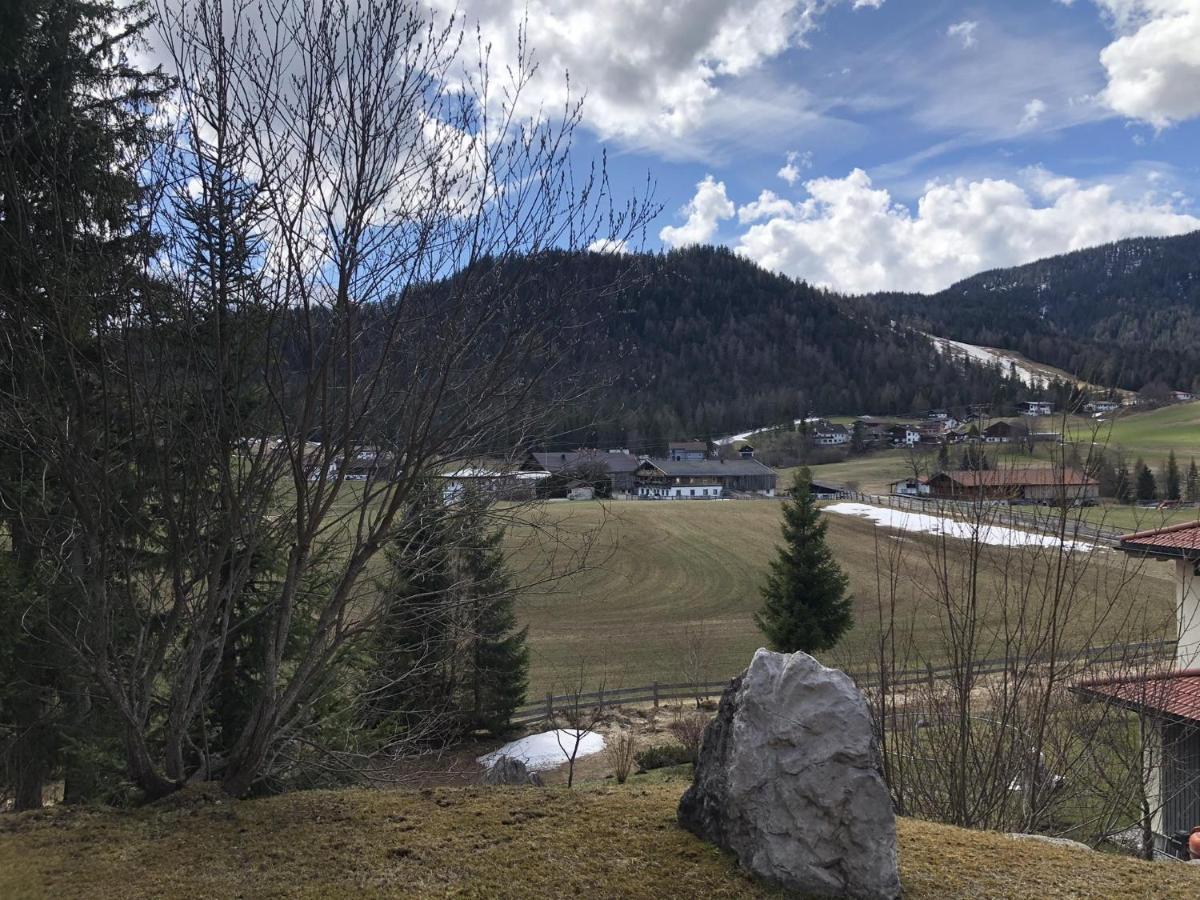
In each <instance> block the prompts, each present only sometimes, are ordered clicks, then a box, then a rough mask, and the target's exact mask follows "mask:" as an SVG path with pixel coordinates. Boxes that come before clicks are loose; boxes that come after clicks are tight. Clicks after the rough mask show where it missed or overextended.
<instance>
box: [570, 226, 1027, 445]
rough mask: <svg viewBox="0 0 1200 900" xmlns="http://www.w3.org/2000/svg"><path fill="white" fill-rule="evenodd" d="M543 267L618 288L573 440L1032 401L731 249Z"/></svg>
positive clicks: (723, 430) (639, 438)
mask: <svg viewBox="0 0 1200 900" xmlns="http://www.w3.org/2000/svg"><path fill="white" fill-rule="evenodd" d="M550 268H551V269H553V271H554V272H555V275H554V277H559V278H563V279H564V280H567V281H570V282H571V283H573V284H574V283H578V282H579V281H587V280H594V281H595V283H597V284H607V283H611V282H612V281H613V280H618V279H620V280H622V281H623V283H624V284H625V285H626V287H624V289H623V290H621V292H620V294H619V295H618V297H617V298H616V302H615V304H613V305H614V306H615V311H613V312H610V314H608V315H606V316H605V317H604V318H603V320H602V324H601V325H600V326H599V327H598V330H597V332H596V334H595V335H594V342H595V343H596V344H597V345H598V346H600V347H603V348H604V349H605V352H606V353H607V354H609V355H610V365H611V368H610V370H609V373H608V374H609V376H610V378H609V379H605V383H606V385H607V386H606V387H605V388H604V389H603V390H602V391H601V392H600V398H599V402H598V404H597V406H596V408H595V409H587V410H581V411H580V416H579V420H578V421H577V422H573V423H565V424H566V426H567V427H571V428H574V429H575V431H573V432H572V434H571V437H570V440H573V441H576V442H580V443H589V444H593V443H594V444H596V445H612V444H617V445H621V446H629V447H631V448H635V447H636V448H638V449H642V448H646V449H653V448H657V447H659V446H660V445H662V444H664V443H665V442H666V441H667V440H669V439H670V438H674V437H680V436H685V435H695V436H716V435H720V434H728V433H731V432H736V431H740V430H742V429H744V428H746V427H749V426H752V425H764V424H768V423H771V422H784V421H787V422H790V421H791V420H792V419H794V418H796V417H797V416H800V415H802V414H806V413H810V414H818V415H832V414H839V413H840V414H847V413H867V412H870V413H879V414H889V413H893V414H894V413H911V412H913V411H920V412H924V411H925V410H927V409H928V408H929V407H930V406H943V407H965V406H967V405H969V404H972V403H979V402H992V403H998V404H1011V403H1012V402H1014V401H1016V400H1019V399H1027V398H1031V397H1036V396H1041V394H1040V393H1039V392H1036V391H1031V390H1030V389H1029V388H1028V387H1026V386H1025V385H1024V384H1022V383H1021V382H1020V381H1019V380H1018V379H1016V378H1010V377H1007V375H1006V373H1002V372H1001V370H1000V367H999V366H990V367H989V366H984V365H979V364H974V363H970V362H968V361H966V360H964V359H962V358H950V357H948V356H945V355H943V354H941V353H939V352H938V351H937V349H935V347H934V346H933V344H932V343H931V342H930V341H929V340H928V339H927V338H925V337H924V336H923V335H920V334H917V333H914V332H912V331H911V330H908V329H897V328H895V327H894V326H893V323H892V322H891V321H890V315H891V314H890V313H889V312H888V311H887V310H886V309H883V308H882V307H876V306H872V305H861V304H857V305H856V304H851V303H848V302H847V301H846V298H844V297H842V296H840V295H838V294H834V293H832V292H829V291H825V290H821V289H818V288H814V287H812V286H810V285H808V284H805V283H803V282H799V281H795V280H793V279H790V278H787V277H785V276H782V275H776V274H773V273H770V272H768V271H766V270H764V269H762V268H760V267H759V266H758V265H756V264H755V263H753V262H751V261H749V260H747V259H744V258H742V257H740V256H738V255H736V254H734V253H733V252H732V251H730V250H728V249H726V248H719V247H692V248H688V249H684V250H677V251H672V252H669V253H664V254H638V255H633V256H630V255H615V254H599V253H586V254H576V255H573V256H572V257H570V258H568V259H566V260H563V259H559V260H558V261H556V263H555V265H553V266H551V267H550ZM610 382H611V383H610ZM597 420H598V421H599V425H595V426H593V425H592V424H591V423H592V422H594V421H597Z"/></svg>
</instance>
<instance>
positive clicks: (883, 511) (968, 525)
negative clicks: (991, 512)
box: [824, 503, 1093, 551]
mask: <svg viewBox="0 0 1200 900" xmlns="http://www.w3.org/2000/svg"><path fill="white" fill-rule="evenodd" d="M824 511H825V512H831V513H838V514H839V515H843V516H858V517H859V518H863V519H870V520H871V521H872V522H877V523H879V524H880V525H882V526H884V527H885V528H895V529H896V530H898V531H917V532H922V533H924V534H944V535H945V536H946V537H952V538H958V539H960V540H964V541H965V540H970V539H971V538H972V537H973V536H974V534H975V532H976V531H977V530H978V532H979V541H980V543H983V544H989V545H991V546H993V547H1030V546H1038V547H1057V546H1058V537H1057V536H1056V535H1053V534H1036V533H1034V532H1032V531H1021V530H1020V529H1019V528H1004V527H1003V526H1000V525H980V526H976V525H975V523H973V522H963V521H961V520H959V519H947V518H945V517H944V516H930V515H926V514H925V513H915V512H906V511H905V510H902V509H888V508H887V507H882V506H868V505H867V504H865V503H834V504H832V505H830V506H826V507H825V508H824ZM1064 545H1065V546H1066V548H1067V549H1068V550H1083V551H1088V550H1091V549H1093V548H1092V545H1091V544H1085V543H1083V542H1082V541H1065V542H1064Z"/></svg>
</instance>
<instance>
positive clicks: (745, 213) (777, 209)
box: [737, 191, 796, 225]
mask: <svg viewBox="0 0 1200 900" xmlns="http://www.w3.org/2000/svg"><path fill="white" fill-rule="evenodd" d="M795 214H796V204H794V203H792V201H791V200H785V199H784V198H783V197H780V196H779V195H778V194H776V193H775V192H774V191H763V192H762V193H761V194H759V195H758V199H757V200H754V201H752V202H750V203H746V204H744V205H743V206H740V207H738V211H737V215H738V221H739V222H741V223H742V224H743V225H745V224H747V223H749V222H757V221H759V220H760V219H769V218H773V217H775V216H794V215H795Z"/></svg>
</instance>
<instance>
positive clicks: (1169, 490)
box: [1166, 450, 1183, 500]
mask: <svg viewBox="0 0 1200 900" xmlns="http://www.w3.org/2000/svg"><path fill="white" fill-rule="evenodd" d="M1166 468H1167V487H1166V499H1167V500H1179V499H1180V498H1181V497H1182V496H1183V492H1182V484H1181V479H1180V477H1179V462H1178V461H1177V460H1176V459H1175V451H1174V450H1172V451H1170V452H1169V453H1168V454H1167V467H1166Z"/></svg>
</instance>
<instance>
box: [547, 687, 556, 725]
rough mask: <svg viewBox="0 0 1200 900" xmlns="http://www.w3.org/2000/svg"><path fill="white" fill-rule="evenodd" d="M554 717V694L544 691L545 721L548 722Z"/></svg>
mask: <svg viewBox="0 0 1200 900" xmlns="http://www.w3.org/2000/svg"><path fill="white" fill-rule="evenodd" d="M553 718H554V694H553V693H551V692H549V691H548V692H547V693H546V721H547V722H549V721H550V720H551V719H553Z"/></svg>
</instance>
